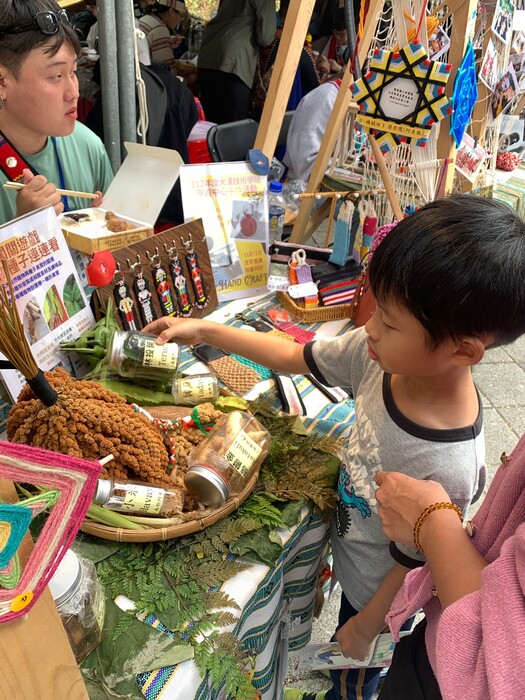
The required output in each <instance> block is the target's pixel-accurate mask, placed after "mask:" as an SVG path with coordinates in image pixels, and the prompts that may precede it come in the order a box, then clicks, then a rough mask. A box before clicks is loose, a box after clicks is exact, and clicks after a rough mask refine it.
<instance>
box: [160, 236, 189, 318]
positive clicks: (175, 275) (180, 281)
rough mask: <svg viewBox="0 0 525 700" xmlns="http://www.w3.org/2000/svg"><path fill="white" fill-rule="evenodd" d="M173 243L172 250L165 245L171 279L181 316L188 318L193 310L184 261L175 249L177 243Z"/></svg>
mask: <svg viewBox="0 0 525 700" xmlns="http://www.w3.org/2000/svg"><path fill="white" fill-rule="evenodd" d="M172 243H173V245H172V247H171V248H168V246H167V245H166V244H165V243H164V249H165V250H166V253H167V254H168V257H169V259H170V273H171V279H172V281H173V286H174V288H175V295H176V297H177V301H178V302H179V309H180V315H181V316H182V317H183V318H186V317H187V316H191V313H192V311H193V308H192V303H191V300H190V295H189V294H188V283H187V282H186V278H185V277H184V272H183V269H182V260H181V259H180V258H179V254H178V252H177V248H176V247H175V241H172Z"/></svg>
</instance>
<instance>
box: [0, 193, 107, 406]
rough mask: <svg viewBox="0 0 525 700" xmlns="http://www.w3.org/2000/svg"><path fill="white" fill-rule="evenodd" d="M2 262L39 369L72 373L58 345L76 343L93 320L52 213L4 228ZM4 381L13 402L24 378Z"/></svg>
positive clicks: (11, 375) (7, 375) (15, 375)
mask: <svg viewBox="0 0 525 700" xmlns="http://www.w3.org/2000/svg"><path fill="white" fill-rule="evenodd" d="M0 259H4V260H7V261H8V263H9V271H10V274H11V278H12V281H13V289H14V291H15V298H16V306H17V309H18V313H19V314H20V318H21V320H22V323H23V326H24V331H25V334H26V337H27V340H28V342H29V345H30V348H31V352H32V353H33V356H34V358H35V360H36V363H37V365H38V366H39V368H40V369H41V370H50V369H53V368H54V367H56V366H57V365H59V364H62V365H64V367H65V369H66V370H71V369H72V365H71V361H70V359H69V357H68V355H67V354H66V353H64V352H61V351H60V349H59V343H60V342H62V341H69V340H74V339H75V338H78V337H79V335H80V334H81V333H82V332H83V331H85V330H88V329H89V328H92V327H93V326H94V325H95V319H94V317H93V314H92V312H91V309H90V308H89V304H88V300H87V297H86V295H85V293H84V290H83V288H82V284H81V282H80V279H79V277H78V274H77V271H76V269H75V265H74V263H73V260H72V258H71V254H70V252H69V248H68V246H67V243H66V241H65V239H64V236H63V234H62V231H61V229H60V225H59V223H58V219H57V217H56V214H55V211H54V209H53V208H52V207H46V208H45V209H39V210H37V211H35V212H32V213H31V214H27V215H25V216H22V217H19V218H18V219H14V220H13V221H11V222H9V223H7V224H5V225H3V226H0ZM0 358H2V359H5V358H4V357H3V355H1V354H0ZM0 376H1V378H2V380H3V382H4V384H5V386H6V387H7V390H8V392H9V394H10V396H11V398H12V399H13V401H15V400H16V398H17V396H18V394H19V393H20V390H21V389H22V387H23V386H24V384H25V379H24V378H23V377H22V375H21V374H20V373H19V372H17V371H16V370H1V371H0Z"/></svg>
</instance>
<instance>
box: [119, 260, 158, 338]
mask: <svg viewBox="0 0 525 700" xmlns="http://www.w3.org/2000/svg"><path fill="white" fill-rule="evenodd" d="M126 261H127V263H128V267H129V269H130V270H131V272H132V273H133V276H134V278H135V279H134V280H133V291H134V292H135V297H136V299H137V301H138V306H139V313H140V317H141V319H142V324H143V325H144V326H146V325H147V324H148V323H151V322H152V321H155V320H156V318H157V314H156V312H155V308H154V307H153V302H152V298H153V294H152V293H151V291H150V288H149V282H148V281H147V279H146V278H145V277H144V268H143V266H142V262H141V261H140V255H138V254H137V262H134V263H130V261H129V258H126Z"/></svg>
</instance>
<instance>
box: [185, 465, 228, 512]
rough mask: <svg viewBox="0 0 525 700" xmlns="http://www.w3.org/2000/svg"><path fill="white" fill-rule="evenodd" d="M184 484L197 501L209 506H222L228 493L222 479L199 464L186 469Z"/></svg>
mask: <svg viewBox="0 0 525 700" xmlns="http://www.w3.org/2000/svg"><path fill="white" fill-rule="evenodd" d="M184 484H185V486H186V488H187V489H188V491H189V492H190V493H191V494H192V495H193V496H195V498H196V499H197V500H198V501H199V503H203V504H204V505H205V506H210V507H211V508H218V507H219V506H222V504H223V503H224V502H225V501H227V500H228V496H229V495H230V492H229V489H228V485H227V484H226V482H225V481H224V479H222V478H221V477H220V475H219V474H218V473H217V472H216V471H212V470H211V469H210V468H209V467H207V466H205V465H201V464H197V465H194V466H192V467H190V468H189V469H188V471H187V472H186V476H185V477H184Z"/></svg>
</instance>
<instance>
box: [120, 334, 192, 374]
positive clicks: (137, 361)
mask: <svg viewBox="0 0 525 700" xmlns="http://www.w3.org/2000/svg"><path fill="white" fill-rule="evenodd" d="M155 340H156V336H154V335H150V334H149V333H142V332H141V331H117V332H116V333H113V335H112V337H111V339H110V341H109V345H108V349H107V355H106V357H107V359H108V364H109V367H110V369H112V370H115V372H117V373H118V374H120V375H121V376H122V377H130V378H133V377H141V378H143V379H160V380H163V381H171V380H173V379H174V378H175V377H176V376H177V367H178V365H179V358H180V347H179V346H178V345H177V343H164V344H163V345H158V344H157V343H156V342H155Z"/></svg>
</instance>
